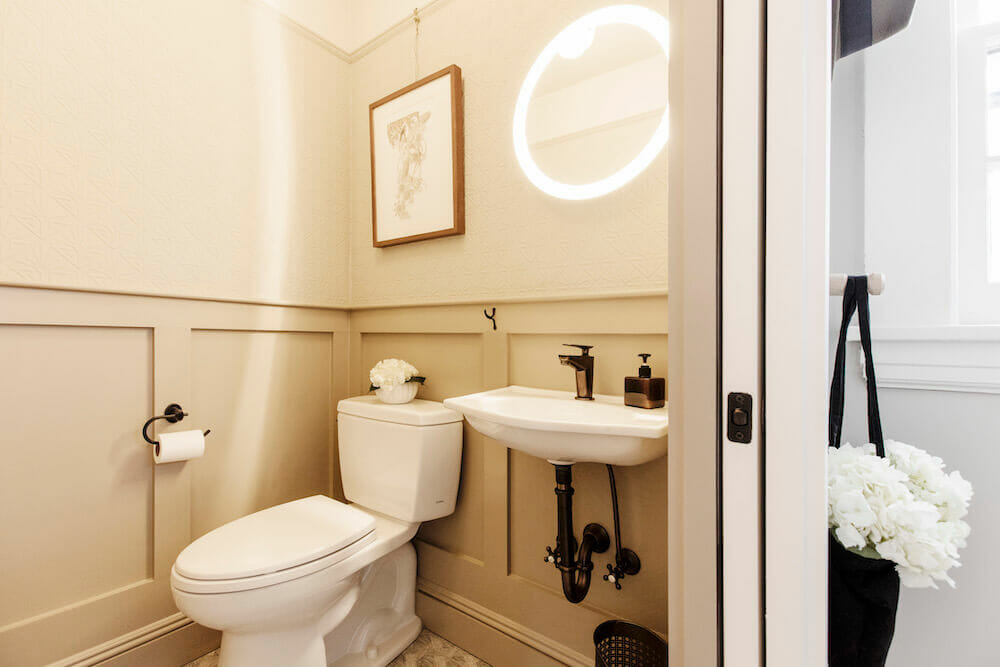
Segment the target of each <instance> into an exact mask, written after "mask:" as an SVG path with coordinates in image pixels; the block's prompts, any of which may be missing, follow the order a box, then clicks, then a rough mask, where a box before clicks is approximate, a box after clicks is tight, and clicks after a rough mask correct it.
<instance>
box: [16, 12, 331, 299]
mask: <svg viewBox="0 0 1000 667" xmlns="http://www.w3.org/2000/svg"><path fill="white" fill-rule="evenodd" d="M262 4H263V3H258V2H248V1H247V0H212V2H203V1H202V0H171V2H62V1H61V0H4V1H3V2H2V3H0V64H2V66H0V147H2V151H0V173H2V174H3V177H2V179H0V186H2V187H0V282H5V283H11V284H20V285H26V284H30V285H47V286H66V287H79V288H87V289H100V290H107V291H125V292H141V293H150V294H173V295H184V296H197V297H219V298H230V299H244V300H255V301H269V302H291V303H302V304H313V305H321V306H336V305H346V303H347V300H348V298H349V290H350V288H349V284H348V281H349V276H350V274H349V270H348V259H349V257H348V246H349V243H348V233H349V227H348V211H349V208H348V207H349V199H348V187H349V173H350V170H349V167H348V165H349V160H350V154H349V152H348V151H346V150H344V148H343V147H344V146H345V145H347V143H348V141H349V137H350V128H349V122H350V113H349V103H350V78H349V73H348V65H347V63H345V62H344V61H342V60H341V59H339V58H338V57H337V56H336V55H334V54H333V53H332V52H330V51H329V50H327V49H324V48H323V47H322V46H320V45H319V44H318V43H317V42H316V41H314V40H311V39H307V38H304V37H303V35H302V33H301V32H300V31H297V30H295V29H294V28H291V27H290V26H288V25H287V24H285V23H284V22H282V21H281V20H280V19H279V18H278V17H277V16H276V15H275V12H273V11H272V10H270V9H267V8H264V7H262V6H261V5H262Z"/></svg>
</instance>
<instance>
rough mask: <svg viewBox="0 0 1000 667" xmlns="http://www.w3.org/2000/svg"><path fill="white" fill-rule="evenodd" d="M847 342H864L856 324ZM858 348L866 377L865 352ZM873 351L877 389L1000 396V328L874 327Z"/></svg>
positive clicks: (859, 359) (859, 360)
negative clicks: (861, 340)
mask: <svg viewBox="0 0 1000 667" xmlns="http://www.w3.org/2000/svg"><path fill="white" fill-rule="evenodd" d="M848 340H849V341H851V342H852V343H858V342H859V341H860V336H859V333H858V330H857V328H853V329H852V330H851V331H850V332H849V335H848ZM854 347H855V350H856V359H857V363H858V366H857V368H858V369H859V373H860V374H861V376H862V377H864V354H863V352H862V351H861V346H860V345H855V346H854ZM872 352H873V354H874V356H875V377H876V379H877V380H878V386H879V387H885V388H887V389H911V390H925V391H956V392H966V393H976V394H1000V326H951V327H908V328H884V329H883V328H880V329H875V330H873V331H872Z"/></svg>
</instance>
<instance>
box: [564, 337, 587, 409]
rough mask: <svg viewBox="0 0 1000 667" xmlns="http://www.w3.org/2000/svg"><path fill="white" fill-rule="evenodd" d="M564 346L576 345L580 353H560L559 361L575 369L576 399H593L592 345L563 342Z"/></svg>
mask: <svg viewBox="0 0 1000 667" xmlns="http://www.w3.org/2000/svg"><path fill="white" fill-rule="evenodd" d="M563 345H565V346H566V347H578V348H580V351H581V354H560V355H559V363H561V364H562V365H563V366H570V367H571V368H573V370H575V371H576V400H578V401H592V400H594V358H593V357H592V356H590V349H591V348H592V347H594V346H593V345H576V344H573V343H563Z"/></svg>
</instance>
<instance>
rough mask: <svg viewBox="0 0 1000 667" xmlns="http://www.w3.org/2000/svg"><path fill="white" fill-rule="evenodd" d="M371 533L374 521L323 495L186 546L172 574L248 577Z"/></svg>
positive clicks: (265, 512) (337, 548) (248, 519)
mask: <svg viewBox="0 0 1000 667" xmlns="http://www.w3.org/2000/svg"><path fill="white" fill-rule="evenodd" d="M374 530H375V519H374V518H373V517H372V516H370V515H368V514H366V513H365V512H362V511H361V510H359V509H355V508H353V507H351V506H349V505H345V504H344V503H340V502H337V501H336V500H334V499H332V498H328V497H326V496H311V497H309V498H301V499H299V500H293V501H292V502H290V503H285V504H283V505H276V506H274V507H269V508H268V509H266V510H261V511H260V512H256V513H254V514H251V515H249V516H245V517H243V518H242V519H237V520H235V521H232V522H230V523H227V524H226V525H224V526H220V527H219V528H216V529H215V530H213V531H212V532H210V533H207V534H205V535H203V536H201V537H199V538H198V539H197V540H195V541H194V542H192V543H191V544H189V545H188V546H187V548H186V549H184V551H182V552H181V553H180V555H179V556H178V557H177V561H176V562H175V563H174V570H175V571H176V572H177V573H178V574H180V575H182V576H184V577H187V578H189V579H200V580H217V579H238V578H241V577H254V576H259V575H263V574H269V573H272V572H277V571H279V570H285V569H288V568H293V567H296V566H298V565H302V564H303V563H308V562H310V561H314V560H318V559H320V558H323V557H324V556H328V555H330V554H332V553H335V552H337V551H340V550H342V549H344V548H346V547H348V546H350V545H351V544H354V543H355V542H357V541H358V540H361V539H362V538H364V537H365V536H367V535H369V534H371V533H373V532H374Z"/></svg>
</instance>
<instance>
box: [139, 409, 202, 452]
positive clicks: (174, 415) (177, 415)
mask: <svg viewBox="0 0 1000 667" xmlns="http://www.w3.org/2000/svg"><path fill="white" fill-rule="evenodd" d="M187 414H188V413H186V412H184V408H182V407H181V406H180V405H178V404H177V403H171V404H170V405H168V406H167V407H166V409H165V410H164V411H163V414H162V415H156V416H155V417H150V418H149V419H147V420H146V423H145V424H143V425H142V437H143V439H144V440H145V441H146V442H148V443H149V444H151V445H159V444H160V443H158V442H157V441H156V440H153V439H152V438H150V437H149V425H150V424H152V423H153V422H155V421H156V420H157V419H166V420H167V421H168V422H170V423H171V424H176V423H177V422H179V421H180V420H182V419H184V418H185V417H187ZM211 432H212V429H208V430H206V431H205V435H208V434H209V433H211Z"/></svg>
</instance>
